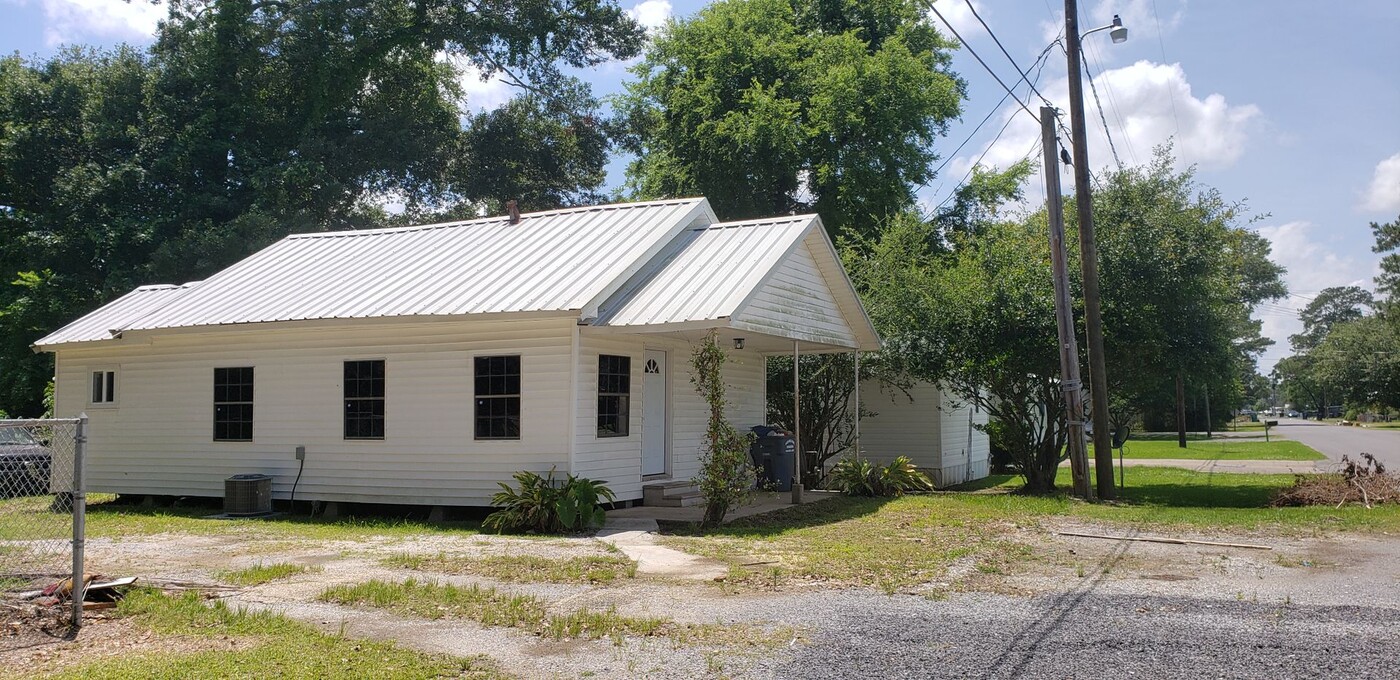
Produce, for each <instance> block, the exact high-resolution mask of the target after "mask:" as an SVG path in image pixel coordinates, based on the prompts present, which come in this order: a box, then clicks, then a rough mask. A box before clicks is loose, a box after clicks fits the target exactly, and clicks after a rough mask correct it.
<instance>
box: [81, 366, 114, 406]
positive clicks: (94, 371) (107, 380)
mask: <svg viewBox="0 0 1400 680" xmlns="http://www.w3.org/2000/svg"><path fill="white" fill-rule="evenodd" d="M120 373H121V372H120V371H118V370H117V367H116V366H91V367H89V368H88V369H87V370H86V371H84V372H83V374H84V375H86V376H87V378H86V381H87V386H86V389H87V404H88V406H89V407H91V408H116V407H117V395H119V394H121V390H122V383H121V375H120ZM98 375H101V376H102V378H101V380H102V385H101V390H102V396H103V399H102V400H100V401H99V400H95V399H93V398H92V397H93V387H94V385H93V384H92V382H93V378H95V377H97V376H98Z"/></svg>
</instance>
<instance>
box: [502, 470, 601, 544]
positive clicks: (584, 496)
mask: <svg viewBox="0 0 1400 680" xmlns="http://www.w3.org/2000/svg"><path fill="white" fill-rule="evenodd" d="M513 476H514V477H515V481H517V482H519V483H520V490H519V491H516V490H514V489H512V488H510V486H509V485H508V484H505V483H504V482H498V484H500V486H501V491H500V492H498V493H497V494H496V495H494V496H492V497H491V503H492V504H493V505H498V506H501V509H500V510H497V511H496V512H493V513H491V514H490V515H489V516H488V517H487V518H486V521H484V522H482V526H484V527H486V528H487V529H493V530H495V531H496V532H497V533H500V532H502V531H536V532H540V533H546V534H559V533H564V532H576V531H583V530H585V529H588V528H590V527H595V526H601V525H602V524H603V507H602V503H603V502H605V501H606V502H608V503H611V502H613V501H615V500H616V497H615V496H614V495H613V492H612V490H611V489H609V488H608V487H607V486H605V485H606V484H607V482H601V481H594V480H591V479H584V478H582V477H575V476H574V475H569V476H568V477H566V478H565V479H564V480H563V482H562V483H559V482H557V481H556V480H555V478H554V468H550V470H549V474H548V475H547V476H544V477H541V476H539V475H537V474H535V473H533V472H528V471H522V472H517V473H515V475H513Z"/></svg>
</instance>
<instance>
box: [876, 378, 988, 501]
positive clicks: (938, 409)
mask: <svg viewBox="0 0 1400 680" xmlns="http://www.w3.org/2000/svg"><path fill="white" fill-rule="evenodd" d="M860 394H861V402H862V403H863V404H864V407H865V408H866V409H869V410H870V411H872V412H874V414H875V415H871V416H865V417H863V418H862V419H861V424H860V448H861V452H862V453H863V454H864V455H866V456H868V457H869V458H870V459H871V460H872V461H876V462H881V463H888V462H890V461H891V460H894V459H895V458H896V457H897V456H909V458H910V459H911V460H913V462H914V465H916V466H918V467H919V468H921V469H923V470H925V471H926V472H928V473H929V476H930V477H932V478H933V483H934V485H935V486H938V487H939V488H942V487H947V486H953V485H955V484H962V483H964V482H970V481H973V480H977V479H981V478H983V477H986V476H987V475H988V474H989V473H990V470H989V466H990V453H991V445H990V443H989V441H988V438H987V433H986V432H984V431H982V430H980V429H978V428H977V427H975V426H976V425H986V424H987V412H986V411H983V410H981V409H979V408H977V407H976V406H974V405H973V404H969V403H967V401H966V400H963V399H958V398H957V397H956V396H954V395H953V394H952V393H950V392H948V391H946V390H943V389H941V388H940V387H939V386H938V385H936V384H934V383H929V382H918V383H915V384H914V385H913V386H912V387H910V388H909V390H908V392H907V393H906V392H905V391H904V390H900V389H896V388H891V387H887V386H883V385H881V384H880V383H879V382H878V381H875V380H866V381H862V382H861V386H860Z"/></svg>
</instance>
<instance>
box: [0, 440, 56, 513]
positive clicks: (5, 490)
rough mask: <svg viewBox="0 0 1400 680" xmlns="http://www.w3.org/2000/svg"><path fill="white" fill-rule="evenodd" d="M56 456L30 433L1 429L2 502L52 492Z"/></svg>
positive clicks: (0, 482)
mask: <svg viewBox="0 0 1400 680" xmlns="http://www.w3.org/2000/svg"><path fill="white" fill-rule="evenodd" d="M52 460H53V454H52V452H50V451H49V447H47V446H44V445H43V443H42V442H40V441H39V440H37V439H35V438H34V435H33V434H30V432H29V430H26V429H24V428H17V427H0V498H14V497H16V496H42V495H45V494H47V493H48V492H49V467H50V464H51V463H52Z"/></svg>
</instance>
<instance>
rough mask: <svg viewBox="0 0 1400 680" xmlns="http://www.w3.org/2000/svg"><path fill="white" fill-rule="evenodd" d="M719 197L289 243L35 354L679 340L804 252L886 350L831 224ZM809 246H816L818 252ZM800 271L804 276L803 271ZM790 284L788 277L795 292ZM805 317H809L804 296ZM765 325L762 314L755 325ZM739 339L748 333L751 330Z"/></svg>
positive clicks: (847, 317)
mask: <svg viewBox="0 0 1400 680" xmlns="http://www.w3.org/2000/svg"><path fill="white" fill-rule="evenodd" d="M715 222H717V220H716V219H715V216H714V213H713V211H711V209H710V206H709V203H708V202H707V201H706V200H705V199H703V198H692V199H681V200H666V201H650V202H644V203H623V204H616V205H605V206H597V207H589V208H572V209H565V210H552V211H548V212H539V213H528V214H523V215H521V216H520V220H519V222H518V223H516V224H511V223H510V220H509V219H508V218H506V217H489V218H482V219H475V220H467V221H462V222H449V223H443V224H430V225H424V226H418V227H402V228H390V229H371V230H363V231H344V232H328V233H314V234H296V235H292V236H288V237H286V238H284V239H282V240H281V241H278V242H277V243H274V244H273V245H271V246H268V247H267V248H264V249H263V250H261V251H258V252H257V253H254V254H253V255H251V256H249V257H248V258H246V259H244V260H242V261H240V262H238V263H236V264H234V265H233V266H231V267H229V268H227V269H225V270H223V271H221V272H219V273H217V274H215V275H213V276H211V277H209V278H208V279H206V280H205V281H203V282H198V283H193V284H185V285H183V286H143V287H141V288H138V289H136V290H135V291H133V292H131V293H128V294H127V295H125V296H123V297H121V298H119V299H117V300H115V301H113V302H112V303H110V304H108V305H106V306H103V307H102V308H100V309H98V310H97V311H95V312H92V313H91V314H88V315H87V316H84V317H83V318H81V319H79V320H77V321H75V322H73V323H71V324H69V325H67V326H65V327H63V328H61V329H59V330H58V331H55V332H53V333H50V334H49V335H48V336H46V337H44V338H43V339H41V340H39V341H38V342H36V343H34V345H35V347H36V348H41V349H42V348H49V347H53V346H55V345H65V344H71V343H82V342H96V341H103V340H112V339H113V338H116V337H119V336H120V334H123V333H126V332H140V331H160V330H164V329H175V328H199V327H215V326H220V327H223V326H234V325H243V324H256V323H268V322H285V321H314V320H329V319H357V318H385V317H399V318H415V317H440V316H466V315H486V314H553V315H560V316H573V317H574V318H576V319H578V320H579V322H580V323H591V324H592V325H594V326H609V327H617V328H619V329H620V328H632V329H635V330H643V328H642V327H646V329H645V330H650V331H657V330H662V331H669V330H673V329H675V328H677V327H678V326H679V325H686V324H692V323H704V322H710V321H719V320H724V321H723V322H722V323H720V324H719V325H721V326H733V327H738V325H735V319H734V318H733V317H735V316H739V315H742V314H744V313H745V309H746V306H747V305H749V303H750V302H751V301H753V300H754V299H755V297H756V296H759V297H761V295H760V294H761V292H762V291H763V290H765V288H764V287H765V286H770V287H771V285H777V284H772V283H770V279H771V278H772V277H774V275H775V274H776V273H778V272H780V271H781V270H782V268H783V267H784V266H785V264H784V263H785V262H786V261H787V260H790V259H792V256H793V255H794V252H795V251H796V250H797V249H799V248H803V249H805V250H804V251H803V252H802V253H798V255H801V258H803V260H804V261H805V262H807V263H808V265H806V266H807V267H808V270H812V269H813V266H812V265H813V264H814V265H815V270H816V271H815V274H812V275H809V276H807V277H806V278H807V279H809V280H810V281H811V282H813V283H814V285H815V286H816V287H815V288H807V289H802V288H800V287H799V290H817V291H819V292H820V295H821V296H822V299H823V300H824V302H823V303H822V304H825V305H826V307H825V308H824V309H826V310H827V311H825V312H823V313H822V317H823V318H825V319H828V320H831V321H830V323H833V324H835V325H837V326H839V327H840V333H841V334H840V335H839V336H835V335H831V336H829V337H812V336H804V335H803V334H802V333H801V332H799V329H795V328H792V327H791V326H784V325H782V324H779V325H777V326H773V327H771V328H770V327H767V326H765V327H763V328H759V327H757V326H754V325H753V324H752V323H749V324H748V325H746V326H744V327H745V328H749V329H751V330H756V331H757V332H765V331H770V332H772V333H776V334H777V336H779V337H794V338H797V339H803V340H808V341H813V342H819V343H825V344H828V345H834V346H840V347H855V346H859V347H861V348H862V349H876V348H878V346H879V338H878V336H877V335H876V334H875V331H874V328H873V327H871V325H870V321H869V319H868V318H867V317H866V316H865V311H864V309H862V308H861V305H860V301H859V299H858V298H857V297H856V294H855V290H854V289H853V288H852V287H851V283H850V280H849V279H848V278H846V275H845V271H844V269H842V267H841V263H840V261H839V260H838V259H837V257H836V253H835V250H834V249H833V247H832V245H831V241H830V240H829V239H828V238H827V236H826V231H825V229H824V228H822V226H821V220H820V219H818V218H817V216H815V215H798V216H788V217H778V218H772V219H765V220H748V221H742V222H729V223H722V224H716V223H715ZM803 244H806V245H803ZM786 266H790V263H789V264H788V265H786ZM779 278H781V277H779ZM798 295H799V298H796V299H790V300H795V302H796V304H798V306H802V305H805V304H806V302H805V301H804V298H801V297H800V296H801V293H800V292H799V293H798ZM757 311H758V306H754V307H753V309H751V310H750V316H752V313H754V312H757ZM738 323H739V325H743V324H744V323H747V322H744V321H743V320H742V319H741V320H739V322H738Z"/></svg>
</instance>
